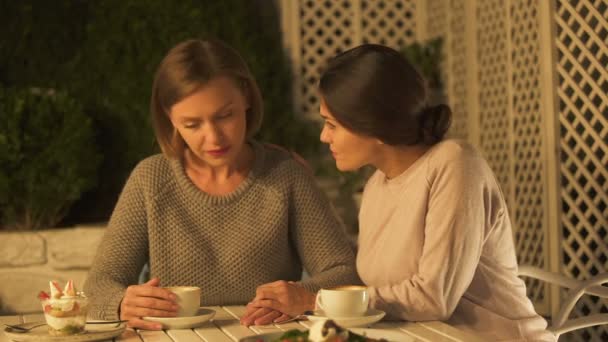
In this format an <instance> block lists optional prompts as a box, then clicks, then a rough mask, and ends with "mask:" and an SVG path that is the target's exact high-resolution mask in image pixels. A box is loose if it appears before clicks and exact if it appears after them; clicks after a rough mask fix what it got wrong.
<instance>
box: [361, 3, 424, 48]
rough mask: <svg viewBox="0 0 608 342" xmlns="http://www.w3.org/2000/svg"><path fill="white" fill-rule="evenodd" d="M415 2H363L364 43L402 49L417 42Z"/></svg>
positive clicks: (362, 24) (362, 28)
mask: <svg viewBox="0 0 608 342" xmlns="http://www.w3.org/2000/svg"><path fill="white" fill-rule="evenodd" d="M415 5H416V4H415V1H411V0H391V1H378V0H362V1H361V39H362V43H375V44H382V45H386V46H390V47H392V48H394V49H400V48H402V47H404V46H406V45H408V44H411V43H413V42H414V40H415V38H416V37H415V32H416V20H415V19H414V14H415V13H416V6H415Z"/></svg>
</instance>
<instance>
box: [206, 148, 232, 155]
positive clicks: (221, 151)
mask: <svg viewBox="0 0 608 342" xmlns="http://www.w3.org/2000/svg"><path fill="white" fill-rule="evenodd" d="M228 150H230V147H223V148H218V149H215V150H209V151H207V154H210V155H211V156H213V157H221V156H223V155H225V154H226V153H228Z"/></svg>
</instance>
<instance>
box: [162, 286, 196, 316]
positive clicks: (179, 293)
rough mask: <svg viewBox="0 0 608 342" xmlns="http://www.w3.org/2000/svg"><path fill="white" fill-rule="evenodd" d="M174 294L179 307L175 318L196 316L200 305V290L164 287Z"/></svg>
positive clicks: (194, 287)
mask: <svg viewBox="0 0 608 342" xmlns="http://www.w3.org/2000/svg"><path fill="white" fill-rule="evenodd" d="M164 289H167V290H169V291H171V292H173V293H174V294H175V296H176V297H177V299H176V300H175V302H176V303H177V305H178V306H179V309H178V310H177V317H190V316H194V315H196V314H197V312H198V309H199V307H200V304H201V288H200V287H196V286H171V287H164Z"/></svg>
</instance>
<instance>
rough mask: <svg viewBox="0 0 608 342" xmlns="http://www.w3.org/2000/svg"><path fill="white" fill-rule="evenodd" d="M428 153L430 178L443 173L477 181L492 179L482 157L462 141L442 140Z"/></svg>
mask: <svg viewBox="0 0 608 342" xmlns="http://www.w3.org/2000/svg"><path fill="white" fill-rule="evenodd" d="M430 153H431V154H430V155H429V158H428V169H427V174H428V175H429V176H430V177H432V176H433V175H439V174H443V173H450V174H453V175H457V174H462V175H466V176H467V177H473V178H478V179H479V180H481V179H485V178H487V177H490V178H492V177H493V172H492V169H491V168H490V166H489V164H488V162H487V161H486V160H485V159H484V157H483V155H482V154H481V153H480V152H479V151H478V150H477V149H476V148H475V146H473V145H472V144H470V143H468V142H466V141H464V140H458V139H448V140H444V141H442V142H440V143H438V144H437V145H436V146H434V147H433V148H432V149H431V151H430Z"/></svg>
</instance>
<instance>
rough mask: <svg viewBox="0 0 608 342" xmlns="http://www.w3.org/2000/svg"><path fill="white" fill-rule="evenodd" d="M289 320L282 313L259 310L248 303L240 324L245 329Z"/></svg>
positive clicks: (265, 309) (264, 309)
mask: <svg viewBox="0 0 608 342" xmlns="http://www.w3.org/2000/svg"><path fill="white" fill-rule="evenodd" d="M289 318H290V317H289V316H287V315H286V314H284V313H282V312H279V311H276V310H272V309H267V308H260V307H257V306H253V304H251V303H249V304H247V310H246V311H245V315H244V316H243V317H241V324H242V325H244V326H247V327H248V326H250V325H267V324H270V323H280V322H282V321H285V320H288V319H289Z"/></svg>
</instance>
